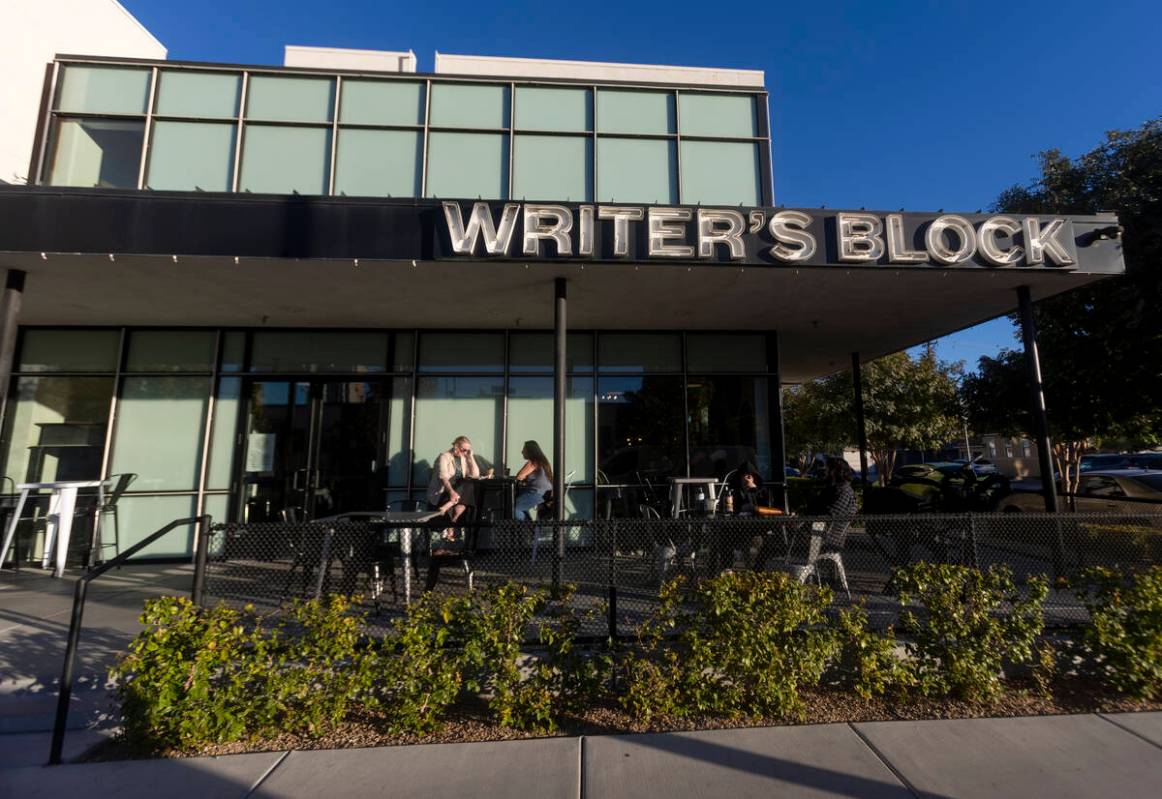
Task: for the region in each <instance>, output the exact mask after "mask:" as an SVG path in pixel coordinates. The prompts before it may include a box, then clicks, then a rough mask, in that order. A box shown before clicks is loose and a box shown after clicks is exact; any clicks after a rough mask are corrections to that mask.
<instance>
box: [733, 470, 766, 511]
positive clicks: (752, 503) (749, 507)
mask: <svg viewBox="0 0 1162 799" xmlns="http://www.w3.org/2000/svg"><path fill="white" fill-rule="evenodd" d="M762 486H763V477H762V475H761V474H759V470H758V468H757V467H755V465H754V464H752V463H744V464H743V465H742V466H741V467H740V468H739V470H738V490H737V491H736V492H735V497H734V513H735V515H736V516H754V515H756V511H755V508H757V507H759V506H760V505H763V504H765V503H764V502H763V500H764V499H765V497H763V487H762Z"/></svg>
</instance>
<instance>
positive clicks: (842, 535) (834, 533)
mask: <svg viewBox="0 0 1162 799" xmlns="http://www.w3.org/2000/svg"><path fill="white" fill-rule="evenodd" d="M829 524H830V525H831V526H842V529H832V530H829V529H828V527H829ZM850 525H851V522H850V520H846V519H845V520H836V521H833V522H830V523H828V522H812V523H811V540H810V541H809V542H808V544H807V562H806V563H805V564H802V565H799V566H797V567H795V572H794V574H795V579H797V580H798V581H799V582H801V583H805V582H807V578H809V577H811V576H814V577H815V582H816V583H818V582H819V562H820V561H824V560H826V561H830V562H831V563H832V564H833V565H834V567H835V573H836V576H837V577H838V578H839V583H840V585H842V586H843V590H844V592H845V593H846V594H847V598H848V600H850V599H851V590H850V589H849V588H848V587H847V570H846V569H844V568H843V553H842V551H841V550H842V549H843V543H844V540H845V539H846V537H847V528H848V527H849V526H850ZM836 542H838V546H836ZM825 543H826V544H827V549H826V550H824V544H825Z"/></svg>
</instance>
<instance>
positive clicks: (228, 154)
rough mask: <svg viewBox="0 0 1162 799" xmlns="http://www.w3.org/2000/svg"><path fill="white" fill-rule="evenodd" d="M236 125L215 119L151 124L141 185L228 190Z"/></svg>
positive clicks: (231, 174)
mask: <svg viewBox="0 0 1162 799" xmlns="http://www.w3.org/2000/svg"><path fill="white" fill-rule="evenodd" d="M235 133H236V126H235V125H233V124H231V123H216V122H209V123H204V122H167V121H164V120H158V121H157V122H155V123H154V124H153V133H152V134H151V138H150V145H149V172H148V174H147V175H146V179H145V186H146V188H149V189H157V190H162V191H195V190H201V191H230V189H231V187H232V186H233V180H234V175H233V173H234V137H235Z"/></svg>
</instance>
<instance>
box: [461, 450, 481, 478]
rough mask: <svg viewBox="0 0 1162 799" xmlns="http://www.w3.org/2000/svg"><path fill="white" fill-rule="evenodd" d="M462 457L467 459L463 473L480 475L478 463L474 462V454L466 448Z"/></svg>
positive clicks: (474, 475)
mask: <svg viewBox="0 0 1162 799" xmlns="http://www.w3.org/2000/svg"><path fill="white" fill-rule="evenodd" d="M464 457H465V458H467V459H468V468H467V470H466V471H465V472H464V474H465V475H466V476H468V477H480V464H479V463H477V462H476V455H475V454H474V453H473V452H472V450H468V454H466V455H465V456H464Z"/></svg>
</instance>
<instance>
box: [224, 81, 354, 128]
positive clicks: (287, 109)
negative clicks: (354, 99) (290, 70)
mask: <svg viewBox="0 0 1162 799" xmlns="http://www.w3.org/2000/svg"><path fill="white" fill-rule="evenodd" d="M334 101H335V81H334V80H333V79H331V78H288V77H282V76H279V77H275V76H273V75H251V76H250V83H249V85H248V86H247V89H246V118H247V119H270V120H278V121H280V122H330V121H331V111H332V106H333V105H334Z"/></svg>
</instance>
